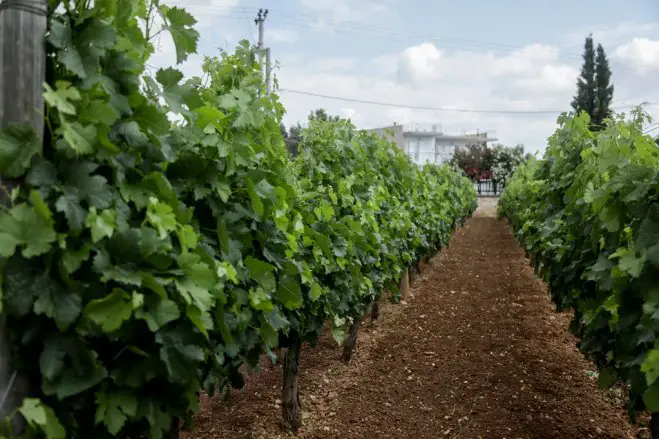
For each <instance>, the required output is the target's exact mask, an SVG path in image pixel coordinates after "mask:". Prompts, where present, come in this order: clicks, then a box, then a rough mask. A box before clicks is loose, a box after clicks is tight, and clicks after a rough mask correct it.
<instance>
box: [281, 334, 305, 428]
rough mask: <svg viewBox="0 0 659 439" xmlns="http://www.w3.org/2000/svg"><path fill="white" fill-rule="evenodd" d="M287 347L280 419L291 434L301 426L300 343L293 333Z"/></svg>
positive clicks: (296, 335) (297, 336)
mask: <svg viewBox="0 0 659 439" xmlns="http://www.w3.org/2000/svg"><path fill="white" fill-rule="evenodd" d="M289 343H290V344H289V346H288V348H287V349H286V354H285V356H284V385H283V388H282V406H281V409H282V417H283V422H284V426H285V427H286V428H290V429H291V430H292V431H293V433H296V432H297V429H298V428H299V427H300V425H301V424H302V413H301V405H300V385H299V378H300V350H301V348H302V341H301V340H300V337H299V335H298V334H296V333H295V332H293V331H292V332H291V335H290V337H289Z"/></svg>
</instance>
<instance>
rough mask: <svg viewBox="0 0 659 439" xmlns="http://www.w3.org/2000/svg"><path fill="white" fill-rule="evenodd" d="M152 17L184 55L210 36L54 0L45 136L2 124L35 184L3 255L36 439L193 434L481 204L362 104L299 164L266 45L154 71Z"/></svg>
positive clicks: (372, 297) (361, 307)
mask: <svg viewBox="0 0 659 439" xmlns="http://www.w3.org/2000/svg"><path fill="white" fill-rule="evenodd" d="M155 21H159V22H160V23H161V24H162V30H163V31H166V32H168V33H169V34H170V35H171V37H172V39H173V41H174V45H175V48H176V56H177V62H179V63H180V62H182V61H184V60H185V59H186V58H187V57H188V56H189V55H190V54H192V53H194V52H195V51H196V45H197V40H198V38H199V35H198V33H197V32H196V31H195V30H194V24H195V19H194V18H193V17H192V16H191V15H190V14H188V13H187V12H186V11H184V10H183V9H181V8H178V7H169V6H165V5H161V4H159V3H158V1H156V0H153V1H148V2H144V1H138V0H120V1H116V2H115V1H96V2H93V4H92V3H91V2H81V1H76V2H73V1H70V0H61V1H57V0H54V1H51V2H49V19H48V23H49V25H48V35H47V48H46V49H47V55H48V60H49V61H48V63H49V64H48V74H47V81H46V83H45V84H44V99H45V102H46V108H45V111H44V113H45V116H44V117H45V120H46V125H47V130H46V133H45V135H44V138H43V141H40V140H38V136H36V134H35V133H33V132H31V131H30V130H29V129H28V128H25V127H22V126H12V127H10V128H9V129H7V130H5V131H4V132H2V133H1V134H0V172H1V173H2V175H3V176H6V177H11V178H17V179H21V180H22V181H23V184H21V185H20V186H19V187H18V188H16V189H15V190H13V191H12V192H11V193H10V194H9V195H10V197H9V198H10V201H11V204H10V205H9V206H8V207H6V208H5V209H4V210H3V211H2V212H0V244H1V245H0V256H2V258H3V260H2V262H1V266H0V268H1V274H2V278H1V280H2V302H1V304H2V312H3V314H4V316H6V318H7V322H8V327H9V328H10V335H11V340H12V346H11V348H12V358H13V359H15V367H16V368H17V369H18V370H19V371H20V372H21V373H22V374H24V375H25V376H27V378H28V380H29V382H31V383H34V388H33V389H31V395H32V396H31V397H30V398H26V399H25V400H24V402H23V405H22V406H21V407H20V408H18V409H17V411H16V413H14V415H13V416H22V417H23V418H25V420H26V424H27V431H26V437H43V436H45V437H47V438H50V439H59V438H83V437H85V438H86V437H94V438H112V437H131V438H141V437H149V438H156V439H157V438H162V437H164V436H165V435H167V434H168V433H169V432H170V431H176V430H177V425H178V420H179V419H180V418H184V417H186V416H188V415H189V414H190V413H193V412H195V411H196V410H197V408H198V396H199V394H200V393H201V392H202V391H206V392H208V393H209V394H212V393H213V392H215V391H223V390H224V389H227V388H229V387H241V386H242V384H243V376H242V372H241V371H240V370H239V369H240V368H241V366H243V365H247V366H248V368H250V369H255V368H257V366H258V363H259V360H260V358H261V356H262V355H268V356H270V358H271V359H273V361H274V360H275V359H276V353H275V352H276V349H277V348H287V354H286V355H287V359H286V362H287V363H290V362H293V363H295V362H297V361H299V346H300V345H301V343H302V342H305V341H309V342H315V341H316V340H317V338H318V336H319V335H320V334H321V332H322V330H323V327H324V325H326V324H328V325H329V327H330V330H331V331H332V333H333V334H334V336H335V338H336V339H337V341H342V340H343V338H344V332H345V330H346V328H347V326H348V325H350V324H351V323H354V322H355V321H358V320H359V319H360V318H361V317H362V316H363V315H364V314H365V313H366V311H367V309H368V307H369V306H370V305H371V304H372V303H373V302H374V301H376V300H377V299H378V298H379V297H380V295H381V293H382V291H383V290H385V289H389V290H395V286H394V285H395V283H396V281H397V280H398V278H399V277H400V275H401V273H402V272H403V271H404V270H405V269H407V267H408V266H409V265H411V264H413V263H415V262H417V261H418V260H420V259H421V258H423V257H427V256H430V255H432V254H434V253H436V252H437V251H438V250H439V249H440V248H441V247H443V246H445V245H446V243H447V242H448V238H449V237H450V234H451V232H452V231H453V229H454V228H455V227H456V226H457V225H458V224H459V223H460V222H461V221H462V220H463V219H464V218H465V217H467V216H469V215H470V214H471V213H472V212H473V210H474V209H475V192H474V189H473V187H472V185H471V184H470V183H469V182H468V181H467V180H466V179H464V178H463V177H460V176H458V174H456V173H455V172H453V171H452V170H450V169H448V168H435V167H432V166H427V167H425V168H424V169H418V168H417V167H416V166H415V165H413V164H412V163H411V162H410V161H409V159H408V158H406V157H405V155H404V154H403V153H402V152H401V151H399V150H398V149H397V148H396V147H395V146H394V145H393V144H391V143H388V142H386V141H384V140H382V139H379V138H377V137H375V136H373V135H369V134H366V133H364V132H360V131H357V130H356V129H355V128H354V127H352V126H350V125H349V124H348V123H347V122H346V121H341V120H339V121H333V122H327V123H319V124H317V125H312V126H311V127H310V128H309V129H308V130H306V131H305V132H304V133H303V135H304V137H305V139H304V142H303V144H302V146H301V148H302V150H303V152H302V154H301V155H300V157H298V158H297V159H295V160H294V161H293V160H291V158H290V157H289V156H288V153H287V151H286V148H285V146H284V142H283V139H282V136H281V132H280V129H279V127H280V124H281V118H282V115H283V114H284V108H283V106H282V105H281V103H280V102H279V98H278V96H277V95H276V94H275V93H273V94H266V93H265V87H264V84H263V82H262V79H261V75H260V68H259V65H258V63H257V61H256V52H255V50H254V48H252V47H250V45H249V44H248V43H247V42H242V43H241V44H240V45H239V46H238V47H237V48H236V50H235V51H234V52H233V53H226V52H223V53H222V54H221V55H220V56H219V57H215V58H207V59H206V60H205V62H204V65H203V71H204V75H203V77H201V78H199V77H196V78H191V79H185V78H184V77H183V74H182V73H181V72H180V71H179V70H177V69H176V68H164V69H160V70H158V71H157V72H155V73H153V74H147V71H146V69H145V66H146V62H147V60H148V59H149V57H150V56H151V54H152V53H153V52H154V48H153V45H152V42H151V39H152V36H153V35H152V31H153V23H154V22H155ZM171 115H175V116H176V119H177V121H176V122H171V121H170V119H169V117H170V116H171ZM292 384H293V385H294V387H295V388H294V389H293V390H292V392H293V393H291V394H290V396H292V397H293V398H295V399H297V397H298V395H297V392H298V390H297V385H296V383H292ZM288 408H289V409H292V410H293V411H294V410H295V409H296V408H295V407H288ZM298 408H299V407H298ZM284 415H285V417H287V418H288V419H287V420H288V421H289V423H290V424H291V427H293V429H295V427H296V426H297V423H299V413H292V414H291V413H290V412H285V413H284ZM15 433H16V432H13V431H11V426H10V423H9V422H5V423H4V425H3V430H2V432H1V434H2V435H3V437H13V436H14V434H15Z"/></svg>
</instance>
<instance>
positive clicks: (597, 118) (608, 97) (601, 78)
mask: <svg viewBox="0 0 659 439" xmlns="http://www.w3.org/2000/svg"><path fill="white" fill-rule="evenodd" d="M595 83H596V97H595V108H596V113H595V114H593V115H592V124H593V125H594V127H593V128H594V129H595V130H598V129H601V128H602V124H603V121H604V119H606V118H607V117H609V116H611V109H610V108H609V107H610V105H611V101H612V100H613V85H612V84H611V69H610V68H609V60H608V59H606V53H604V48H603V47H602V45H601V44H598V45H597V56H596V58H595Z"/></svg>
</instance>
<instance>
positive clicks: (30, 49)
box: [0, 0, 48, 435]
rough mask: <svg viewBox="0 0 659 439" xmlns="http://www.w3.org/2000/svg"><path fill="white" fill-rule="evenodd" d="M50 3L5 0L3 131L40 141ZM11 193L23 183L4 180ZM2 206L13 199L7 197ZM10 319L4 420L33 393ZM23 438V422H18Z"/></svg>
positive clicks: (3, 359)
mask: <svg viewBox="0 0 659 439" xmlns="http://www.w3.org/2000/svg"><path fill="white" fill-rule="evenodd" d="M47 13H48V6H47V1H46V0H20V1H19V0H0V68H1V69H2V70H1V71H0V129H5V128H7V127H8V126H9V125H10V124H14V123H18V124H24V123H28V124H30V125H31V126H32V128H33V129H34V132H35V133H36V135H37V136H38V138H42V136H43V130H44V117H43V108H44V101H43V95H42V84H43V82H44V81H45V79H46V51H45V45H44V41H45V35H46V28H47ZM0 179H1V182H2V185H3V186H4V187H5V188H7V190H8V192H10V191H11V189H12V188H13V187H15V186H16V185H17V184H18V182H16V181H11V180H7V179H5V178H2V176H0ZM0 202H2V203H7V202H9V200H8V199H7V198H6V196H5V195H2V198H0ZM10 354H11V351H10V347H9V338H8V335H7V333H6V321H5V316H0V403H1V404H2V406H1V407H0V419H4V418H6V417H7V416H8V415H10V414H11V413H13V412H14V411H15V409H16V408H18V407H19V406H20V405H21V403H22V400H23V397H24V396H26V395H27V394H28V390H29V383H28V382H27V379H26V378H25V377H24V376H22V375H21V374H18V373H17V371H15V370H13V369H12V367H11V358H10ZM13 426H14V432H15V433H17V434H18V435H20V434H22V429H23V420H22V418H21V417H20V416H15V417H14V419H13Z"/></svg>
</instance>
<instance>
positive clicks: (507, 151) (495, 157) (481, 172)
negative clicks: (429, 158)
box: [451, 144, 529, 184]
mask: <svg viewBox="0 0 659 439" xmlns="http://www.w3.org/2000/svg"><path fill="white" fill-rule="evenodd" d="M528 158H529V155H528V154H527V155H524V145H517V146H514V147H508V146H504V145H494V146H491V147H485V146H484V145H479V144H475V145H469V146H468V147H467V148H465V149H459V150H457V151H456V152H455V154H454V155H453V158H452V159H451V164H452V165H454V166H455V167H457V168H458V169H461V170H462V171H463V172H464V173H465V174H466V175H467V177H469V178H470V179H471V180H473V181H478V180H481V179H492V180H494V181H495V182H501V183H504V184H505V182H506V181H507V180H508V179H509V178H510V177H511V176H512V174H513V172H514V171H515V169H516V168H517V166H519V165H520V163H522V162H523V161H524V160H528Z"/></svg>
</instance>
